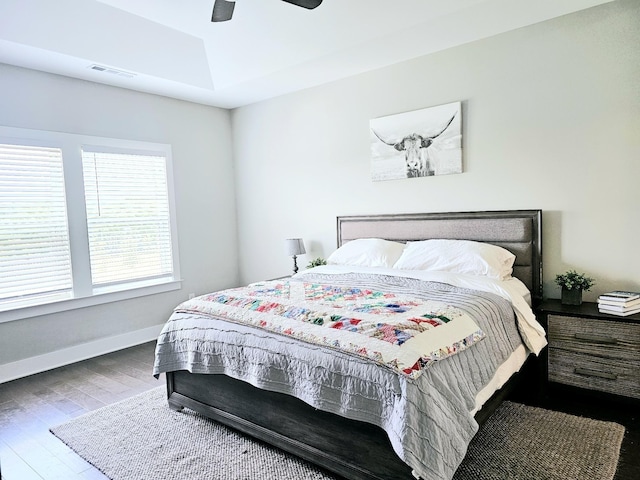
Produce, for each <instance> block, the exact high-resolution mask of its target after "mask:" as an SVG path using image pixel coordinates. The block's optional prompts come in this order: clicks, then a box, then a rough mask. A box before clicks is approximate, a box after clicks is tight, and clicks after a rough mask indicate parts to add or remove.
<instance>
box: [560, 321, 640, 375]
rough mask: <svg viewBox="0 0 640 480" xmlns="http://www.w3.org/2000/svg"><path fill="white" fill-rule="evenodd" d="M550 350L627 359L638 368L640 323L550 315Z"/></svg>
mask: <svg viewBox="0 0 640 480" xmlns="http://www.w3.org/2000/svg"><path fill="white" fill-rule="evenodd" d="M548 330H549V331H548V340H549V350H550V351H551V350H555V349H559V350H563V351H570V352H574V353H581V354H585V355H586V356H598V357H603V358H610V359H616V361H617V360H622V361H629V362H631V363H633V362H635V364H636V365H637V366H638V368H640V326H639V325H637V324H630V323H622V322H616V321H609V320H598V319H593V318H581V317H569V316H564V315H549V318H548Z"/></svg>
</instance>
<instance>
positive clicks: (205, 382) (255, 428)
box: [166, 210, 542, 480]
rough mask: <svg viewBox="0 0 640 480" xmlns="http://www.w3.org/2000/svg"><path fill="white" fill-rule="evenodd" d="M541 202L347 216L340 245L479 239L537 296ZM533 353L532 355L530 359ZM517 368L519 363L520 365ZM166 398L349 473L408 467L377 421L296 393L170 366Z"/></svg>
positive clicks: (384, 473) (488, 407) (387, 473)
mask: <svg viewBox="0 0 640 480" xmlns="http://www.w3.org/2000/svg"><path fill="white" fill-rule="evenodd" d="M541 220H542V214H541V211H540V210H513V211H497V212H462V213H460V212H457V213H424V214H399V215H374V216H345V217H338V219H337V232H338V246H340V245H343V244H344V243H346V242H348V241H350V240H353V239H356V238H374V237H375V238H384V239H387V240H395V241H403V242H404V241H415V240H424V239H430V238H455V239H463V240H476V241H481V242H487V243H492V244H495V245H500V246H502V247H504V248H506V249H508V250H510V251H511V252H513V253H514V254H515V255H516V260H515V265H514V273H513V275H514V276H515V277H517V278H519V279H520V280H522V281H523V282H524V283H525V285H527V286H528V287H529V290H530V291H531V293H532V299H533V302H534V303H537V302H539V301H540V300H541V299H542V243H541V238H542V237H541ZM530 360H531V359H530ZM521 371H522V370H521ZM519 376H520V375H518V374H516V375H515V376H514V377H513V378H512V379H511V380H510V381H509V382H508V383H507V384H506V385H505V386H504V387H503V388H502V389H501V390H500V391H498V392H496V393H495V394H494V395H493V397H492V398H491V399H490V400H489V401H488V402H487V403H486V404H485V405H484V406H483V408H482V409H481V410H480V411H479V412H478V413H477V414H476V417H475V418H476V420H477V421H478V423H480V424H482V423H484V421H485V420H486V419H487V418H488V417H489V416H490V415H491V413H492V412H493V411H494V410H495V409H496V408H497V407H498V405H499V404H500V403H501V402H502V401H503V400H504V399H505V398H506V397H507V396H508V395H509V394H510V393H511V392H512V391H513V389H514V388H515V386H516V385H517V380H518V377H519ZM166 379H167V393H168V402H169V406H170V407H171V408H172V409H174V410H181V409H182V408H184V407H186V408H189V409H192V410H194V411H196V412H199V413H201V414H203V415H205V416H207V417H209V418H212V419H214V420H216V421H219V422H221V423H223V424H225V425H227V426H230V427H232V428H234V429H236V430H239V431H240V432H243V433H245V434H248V435H250V436H252V437H255V438H257V439H259V440H262V441H264V442H266V443H268V444H270V445H273V446H275V447H278V448H280V449H282V450H285V451H287V452H289V453H292V454H294V455H296V456H298V457H301V458H303V459H305V460H308V461H310V462H311V463H313V464H315V465H318V466H319V467H321V468H324V469H326V470H328V471H329V472H332V473H335V474H338V475H340V476H342V477H345V478H347V479H350V480H410V479H413V478H414V477H413V475H412V474H411V469H410V468H409V467H408V466H407V465H406V464H405V463H404V462H402V461H401V460H400V459H399V458H398V456H397V455H396V454H395V452H394V451H393V449H392V447H391V444H390V442H389V439H388V437H387V435H386V433H385V432H384V431H383V430H382V429H381V428H379V427H377V426H374V425H371V424H368V423H364V422H358V421H355V420H349V419H346V418H343V417H340V416H338V415H334V414H331V413H327V412H323V411H321V410H317V409H315V408H313V407H311V406H310V405H308V404H306V403H305V402H303V401H301V400H298V399H297V398H295V397H291V396H288V395H284V394H281V393H276V392H270V391H265V390H261V389H258V388H256V387H254V386H252V385H250V384H248V383H246V382H243V381H240V380H235V379H233V378H230V377H227V376H225V375H201V374H190V373H189V372H186V371H176V372H168V373H167V374H166Z"/></svg>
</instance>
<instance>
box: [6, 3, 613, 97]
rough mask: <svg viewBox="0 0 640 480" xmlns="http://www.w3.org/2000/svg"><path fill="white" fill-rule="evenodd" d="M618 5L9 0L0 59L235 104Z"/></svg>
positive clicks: (98, 79) (36, 68) (32, 67)
mask: <svg viewBox="0 0 640 480" xmlns="http://www.w3.org/2000/svg"><path fill="white" fill-rule="evenodd" d="M609 1H612V0H562V1H558V0H324V2H323V3H322V4H321V5H320V6H319V7H317V8H316V9H315V10H306V9H304V8H300V7H297V6H294V5H291V4H289V3H287V2H283V1H281V0H237V2H236V7H235V11H234V14H233V18H232V19H231V20H230V21H228V22H221V23H212V22H211V21H210V20H211V12H212V6H213V0H100V1H96V0H56V1H51V0H1V1H0V63H7V64H11V65H18V66H22V67H26V68H31V69H35V70H42V71H45V72H51V73H56V74H60V75H66V76H69V77H75V78H80V79H84V80H90V81H94V82H99V83H105V84H109V85H115V86H120V87H124V88H129V89H133V90H138V91H143V92H149V93H155V94H159V95H164V96H168V97H173V98H179V99H183V100H189V101H193V102H197V103H202V104H205V105H213V106H219V107H223V108H234V107H239V106H242V105H247V104H251V103H255V102H258V101H261V100H264V99H267V98H271V97H275V96H278V95H282V94H286V93H289V92H293V91H297V90H301V89H304V88H308V87H312V86H315V85H319V84H322V83H326V82H330V81H333V80H338V79H340V78H344V77H348V76H351V75H355V74H358V73H363V72H366V71H370V70H373V69H377V68H381V67H384V66H387V65H391V64H394V63H398V62H401V61H404V60H408V59H411V58H415V57H419V56H422V55H426V54H429V53H433V52H436V51H440V50H443V49H446V48H450V47H453V46H456V45H461V44H464V43H468V42H472V41H474V40H478V39H481V38H486V37H489V36H492V35H496V34H499V33H503V32H507V31H509V30H513V29H516V28H520V27H524V26H527V25H531V24H534V23H537V22H541V21H545V20H548V19H550V18H554V17H557V16H560V15H565V14H568V13H572V12H575V11H578V10H582V9H585V8H589V7H593V6H595V5H599V4H602V3H607V2H609ZM96 66H97V67H96ZM105 68H106V70H105Z"/></svg>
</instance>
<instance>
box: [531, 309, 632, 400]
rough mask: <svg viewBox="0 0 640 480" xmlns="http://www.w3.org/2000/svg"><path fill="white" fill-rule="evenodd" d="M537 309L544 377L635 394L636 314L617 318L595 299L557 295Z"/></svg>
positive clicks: (590, 387) (602, 389)
mask: <svg viewBox="0 0 640 480" xmlns="http://www.w3.org/2000/svg"><path fill="white" fill-rule="evenodd" d="M537 311H538V317H539V320H540V322H541V323H542V325H543V326H544V328H545V330H546V331H547V336H548V338H547V339H548V341H549V345H548V347H547V350H546V355H545V356H546V358H547V361H546V365H545V366H544V368H545V369H546V373H547V378H548V381H549V382H555V383H558V384H563V385H570V386H573V387H579V388H584V389H588V390H594V391H599V392H605V393H612V394H616V395H621V396H623V397H627V398H632V399H640V314H636V315H630V316H628V317H619V316H617V315H608V314H606V313H600V312H599V311H598V305H597V304H596V303H590V302H584V303H583V304H582V305H562V303H560V300H548V301H545V302H543V303H542V304H541V305H540V306H539V307H538V309H537Z"/></svg>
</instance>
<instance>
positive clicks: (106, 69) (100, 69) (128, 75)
mask: <svg viewBox="0 0 640 480" xmlns="http://www.w3.org/2000/svg"><path fill="white" fill-rule="evenodd" d="M89 68H90V69H91V70H95V71H96V72H104V73H110V74H111V75H117V76H118V77H125V78H133V77H135V76H136V74H135V73H131V72H125V71H124V70H117V69H115V68H111V67H105V66H104V65H96V64H93V65H89Z"/></svg>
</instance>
